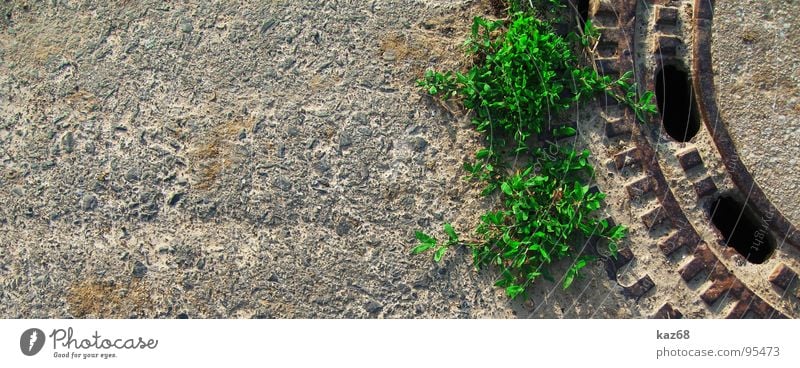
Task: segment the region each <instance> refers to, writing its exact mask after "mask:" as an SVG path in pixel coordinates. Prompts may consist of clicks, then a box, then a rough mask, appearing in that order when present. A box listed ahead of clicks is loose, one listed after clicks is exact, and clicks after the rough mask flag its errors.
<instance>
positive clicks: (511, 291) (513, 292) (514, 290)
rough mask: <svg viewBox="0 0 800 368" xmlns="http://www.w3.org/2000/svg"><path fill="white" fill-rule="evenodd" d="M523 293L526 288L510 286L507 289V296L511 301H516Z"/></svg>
mask: <svg viewBox="0 0 800 368" xmlns="http://www.w3.org/2000/svg"><path fill="white" fill-rule="evenodd" d="M523 291H525V288H523V287H522V286H520V285H509V286H508V287H506V294H507V295H508V297H509V298H511V299H516V297H517V296H519V294H521V293H522V292H523Z"/></svg>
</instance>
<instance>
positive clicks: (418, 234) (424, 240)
mask: <svg viewBox="0 0 800 368" xmlns="http://www.w3.org/2000/svg"><path fill="white" fill-rule="evenodd" d="M414 236H416V237H417V240H419V241H420V243H436V239H434V238H432V237H431V236H430V235H428V234H425V233H423V232H422V231H415V232H414Z"/></svg>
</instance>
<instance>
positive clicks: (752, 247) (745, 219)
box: [710, 196, 775, 264]
mask: <svg viewBox="0 0 800 368" xmlns="http://www.w3.org/2000/svg"><path fill="white" fill-rule="evenodd" d="M710 215H711V223H713V224H714V226H715V227H716V228H717V229H718V230H719V231H720V232H721V233H722V236H723V237H724V238H725V244H726V245H727V246H729V247H733V249H736V251H737V252H739V254H741V255H742V256H743V257H744V258H745V259H747V261H749V262H751V263H755V264H761V263H764V262H766V261H767V260H768V259H769V257H770V256H772V253H774V252H775V239H774V238H773V237H772V235H771V234H770V233H769V230H768V229H767V228H766V227H763V226H761V222H760V221H759V220H758V216H756V215H755V212H753V210H752V209H750V208H749V207H748V206H747V205H745V204H743V203H741V202H739V201H737V200H736V199H734V198H732V197H728V196H722V197H719V198H717V200H716V201H714V203H713V204H712V205H711V209H710Z"/></svg>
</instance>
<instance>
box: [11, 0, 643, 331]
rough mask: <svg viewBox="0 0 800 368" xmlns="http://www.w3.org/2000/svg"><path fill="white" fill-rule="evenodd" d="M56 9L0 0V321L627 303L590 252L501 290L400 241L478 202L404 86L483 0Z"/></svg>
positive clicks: (442, 312)
mask: <svg viewBox="0 0 800 368" xmlns="http://www.w3.org/2000/svg"><path fill="white" fill-rule="evenodd" d="M55 3H56V5H53V4H51V3H50V2H48V3H46V4H45V3H42V2H24V1H12V2H5V3H3V5H0V9H2V14H0V15H2V18H0V160H2V166H0V173H1V174H2V175H0V202H2V203H3V205H2V206H0V244H2V246H0V286H1V287H0V311H2V313H0V317H29V318H45V317H122V318H126V317H162V318H170V317H189V318H197V317H223V318H226V317H235V318H251V317H303V318H318V317H331V318H336V317H347V318H353V317H356V318H361V317H439V318H443V317H499V318H505V317H513V316H514V314H515V313H517V314H523V315H524V316H528V315H531V312H534V313H533V314H532V315H533V316H537V317H563V316H567V317H570V316H571V317H577V316H580V317H592V316H594V317H629V316H636V315H639V313H640V312H639V311H638V310H637V309H636V307H635V306H633V305H632V303H631V302H630V301H626V300H624V299H623V298H622V296H621V295H620V294H619V293H618V292H617V289H616V286H615V284H614V283H613V282H611V281H609V280H608V278H606V277H605V273H604V271H603V269H602V267H601V266H600V265H595V266H594V267H590V268H589V270H588V273H587V277H586V278H585V279H582V280H579V281H577V282H576V284H575V287H573V290H571V291H569V292H567V293H553V294H552V295H550V296H549V297H548V296H547V295H548V293H549V292H550V291H551V290H553V289H554V285H553V284H548V283H546V282H544V283H542V284H541V286H539V287H538V288H536V289H534V290H533V291H532V293H533V294H534V297H535V299H534V300H535V302H534V304H528V305H527V306H524V305H516V306H515V305H513V304H512V303H510V302H509V301H508V300H507V298H506V297H505V296H504V295H503V294H502V291H500V290H497V289H495V288H494V287H493V286H492V284H493V281H494V280H493V277H494V275H493V274H491V273H482V274H477V273H475V272H474V271H472V270H471V267H470V259H469V257H470V255H468V254H466V253H465V252H463V251H462V252H454V253H453V254H450V255H448V256H446V260H445V262H444V263H443V264H442V265H440V266H437V265H434V264H433V263H432V262H431V260H430V259H429V258H428V257H425V256H419V257H412V256H410V255H409V250H410V249H411V247H412V246H413V245H414V242H413V232H414V230H416V229H422V230H426V231H429V232H437V231H439V228H440V225H441V223H442V222H443V221H452V222H454V224H455V225H456V227H457V228H458V229H462V230H467V229H470V228H472V227H471V226H473V225H474V224H475V222H476V220H477V215H478V214H479V213H480V212H481V211H483V210H485V209H486V208H490V207H491V206H492V205H493V204H492V203H491V200H489V199H480V198H479V196H478V188H477V187H475V186H473V185H471V184H469V183H466V182H464V181H462V180H461V179H460V178H461V176H462V175H463V171H461V169H460V168H461V164H462V162H463V160H464V159H466V158H468V157H471V155H472V154H473V153H474V151H475V150H476V149H477V148H478V147H479V142H478V137H477V136H476V135H475V134H474V133H473V132H472V131H471V129H470V128H469V118H468V117H466V116H464V115H458V116H452V115H450V113H449V112H448V111H447V109H443V108H442V107H440V106H438V105H437V104H435V103H433V102H432V101H431V100H430V99H428V98H425V97H424V96H423V95H422V94H420V93H419V91H418V90H417V88H416V87H415V86H414V83H413V82H414V80H415V79H416V78H418V77H419V76H421V75H422V72H423V71H424V70H425V69H426V68H428V67H437V68H443V69H444V68H454V67H457V66H458V65H460V64H462V63H463V62H465V60H464V59H465V58H464V56H463V54H462V52H461V51H460V49H459V46H460V44H461V43H462V42H463V40H464V37H465V33H464V32H465V31H467V30H468V28H469V24H470V22H471V19H472V17H473V16H475V15H479V14H486V13H488V12H489V10H488V8H487V7H488V5H486V4H483V3H481V2H472V1H426V2H421V1H411V0H404V1H372V2H365V1H312V2H293V1H266V2H252V3H250V2H244V3H234V2H230V1H216V2H202V3H201V4H199V5H188V4H173V3H164V2H160V1H145V2H138V1H119V2H111V3H110V4H107V3H106V2H90V1H79V2H78V1H58V2H55ZM487 3H488V2H487ZM556 287H557V286H556ZM587 291H588V292H587ZM532 308H535V309H532Z"/></svg>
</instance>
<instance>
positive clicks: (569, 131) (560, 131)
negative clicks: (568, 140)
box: [553, 126, 578, 138]
mask: <svg viewBox="0 0 800 368" xmlns="http://www.w3.org/2000/svg"><path fill="white" fill-rule="evenodd" d="M577 132H578V131H577V130H575V128H573V127H569V126H561V127H558V128H555V129H553V135H554V136H556V138H561V137H571V136H574V135H575V133H577Z"/></svg>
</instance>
